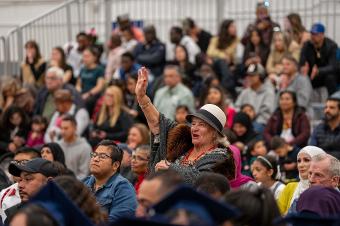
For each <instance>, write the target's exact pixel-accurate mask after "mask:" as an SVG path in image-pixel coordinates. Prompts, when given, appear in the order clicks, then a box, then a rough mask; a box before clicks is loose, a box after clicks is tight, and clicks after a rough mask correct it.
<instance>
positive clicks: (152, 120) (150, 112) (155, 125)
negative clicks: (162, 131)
mask: <svg viewBox="0 0 340 226" xmlns="http://www.w3.org/2000/svg"><path fill="white" fill-rule="evenodd" d="M148 77H149V73H148V70H147V69H146V68H145V67H142V68H141V69H139V70H138V80H137V85H136V90H135V91H136V97H137V101H138V104H139V106H140V107H141V109H142V111H143V113H144V115H145V117H146V120H147V122H148V125H149V128H150V131H151V133H153V134H154V135H157V134H159V112H158V110H157V109H156V107H155V106H154V105H153V104H152V102H151V100H150V98H149V97H148V96H147V95H146V88H147V86H148Z"/></svg>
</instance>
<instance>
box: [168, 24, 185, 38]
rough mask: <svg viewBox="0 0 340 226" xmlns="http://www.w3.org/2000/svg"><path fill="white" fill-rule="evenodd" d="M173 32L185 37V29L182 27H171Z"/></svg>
mask: <svg viewBox="0 0 340 226" xmlns="http://www.w3.org/2000/svg"><path fill="white" fill-rule="evenodd" d="M171 30H172V31H174V32H176V33H177V34H180V35H181V36H183V29H182V28H181V27H178V26H173V27H171Z"/></svg>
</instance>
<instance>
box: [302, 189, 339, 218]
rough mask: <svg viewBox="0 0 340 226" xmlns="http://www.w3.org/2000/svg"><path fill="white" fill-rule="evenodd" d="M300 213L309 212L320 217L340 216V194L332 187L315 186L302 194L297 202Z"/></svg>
mask: <svg viewBox="0 0 340 226" xmlns="http://www.w3.org/2000/svg"><path fill="white" fill-rule="evenodd" d="M297 210H298V212H308V213H314V214H317V215H319V216H320V217H331V216H335V215H339V214H340V192H339V191H338V190H336V189H334V188H331V187H325V186H313V187H311V188H309V189H307V190H306V191H305V192H304V193H302V194H301V196H300V198H299V200H298V202H297Z"/></svg>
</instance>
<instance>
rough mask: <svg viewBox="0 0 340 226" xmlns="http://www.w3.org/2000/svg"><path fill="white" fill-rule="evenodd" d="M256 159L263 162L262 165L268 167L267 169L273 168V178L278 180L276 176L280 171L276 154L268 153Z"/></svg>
mask: <svg viewBox="0 0 340 226" xmlns="http://www.w3.org/2000/svg"><path fill="white" fill-rule="evenodd" d="M255 161H258V162H259V163H261V165H262V166H264V167H266V169H267V170H271V169H272V170H273V174H272V175H271V178H272V179H273V180H275V181H276V180H277V179H276V176H277V174H278V173H279V172H278V167H277V166H278V162H277V160H276V159H275V157H274V156H271V155H266V156H260V157H258V158H257V159H256V160H255Z"/></svg>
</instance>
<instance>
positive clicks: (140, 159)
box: [131, 155, 149, 161]
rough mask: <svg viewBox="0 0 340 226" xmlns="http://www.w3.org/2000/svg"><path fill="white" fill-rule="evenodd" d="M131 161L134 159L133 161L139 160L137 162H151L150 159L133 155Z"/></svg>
mask: <svg viewBox="0 0 340 226" xmlns="http://www.w3.org/2000/svg"><path fill="white" fill-rule="evenodd" d="M131 159H132V160H137V161H149V159H148V158H142V157H140V156H138V155H132V156H131Z"/></svg>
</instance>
